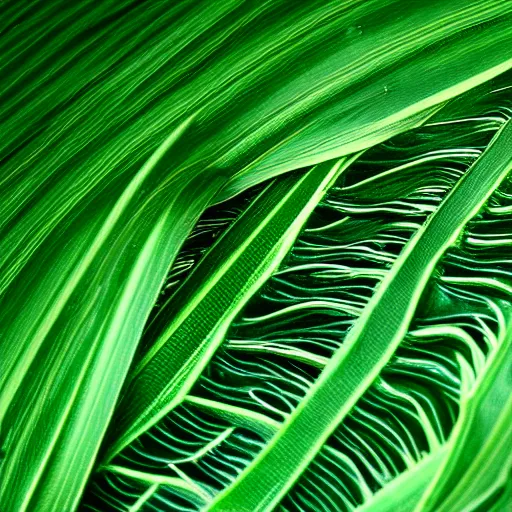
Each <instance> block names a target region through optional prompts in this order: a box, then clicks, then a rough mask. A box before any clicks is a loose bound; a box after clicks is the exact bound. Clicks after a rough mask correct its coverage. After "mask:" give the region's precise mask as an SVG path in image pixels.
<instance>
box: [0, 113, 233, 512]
mask: <svg viewBox="0 0 512 512" xmlns="http://www.w3.org/2000/svg"><path fill="white" fill-rule="evenodd" d="M189 123H190V122H187V123H186V124H183V125H181V126H180V127H179V128H178V129H177V130H175V131H174V132H173V133H172V134H171V135H170V136H169V137H168V139H167V140H166V141H165V142H164V144H162V146H161V147H160V148H159V149H158V150H157V151H156V152H155V154H154V155H153V156H152V157H151V158H150V159H149V160H148V161H147V163H146V164H145V165H144V166H143V167H142V168H141V170H140V172H139V173H138V174H137V175H136V176H135V178H134V179H133V180H132V182H131V183H130V184H129V186H128V187H127V188H126V189H125V190H124V191H123V192H122V194H121V195H120V196H119V197H118V198H117V200H116V201H115V204H113V205H112V207H111V206H110V204H109V203H111V202H112V200H111V199H110V198H108V200H107V201H106V204H107V206H108V208H106V209H103V210H100V211H99V212H95V210H94V209H93V208H94V205H93V208H91V205H88V206H89V207H88V208H87V207H86V211H88V212H89V213H90V214H91V215H92V217H93V219H94V220H95V222H93V223H91V224H90V225H89V223H88V221H86V220H85V219H82V218H81V217H79V218H78V219H73V220H72V221H71V222H69V225H68V226H66V229H64V230H63V231H62V232H61V233H60V236H59V237H55V238H54V240H52V242H53V243H52V245H51V246H50V247H49V248H46V252H43V254H42V256H41V261H40V262H39V261H38V262H36V263H35V265H34V266H35V270H40V271H41V272H42V271H46V272H47V275H46V276H45V278H43V279H41V280H40V281H39V282H37V283H33V284H32V283H30V282H27V281H26V276H23V278H24V279H25V281H24V284H25V285H26V284H29V285H31V289H30V293H29V294H28V297H27V296H24V292H25V291H26V290H24V289H23V287H22V288H21V289H20V290H19V293H20V294H19V295H15V296H14V297H9V298H8V301H6V300H5V299H4V301H3V308H2V313H1V319H0V320H1V325H2V331H3V335H2V339H1V341H0V343H1V350H2V354H3V358H2V363H1V364H2V368H1V382H0V383H1V395H0V403H1V409H0V418H1V424H2V431H1V435H2V449H3V451H4V454H5V458H4V459H3V461H2V484H1V488H0V503H1V507H2V509H3V510H6V511H8V510H16V511H23V510H46V509H47V508H48V507H49V506H51V507H53V508H54V509H55V508H57V509H59V510H70V509H72V508H74V507H75V506H76V504H77V501H78V498H79V496H80V493H81V490H82V489H83V486H84V485H85V482H86V479H87V476H88V473H89V472H90V471H91V469H92V464H93V461H94V457H95V455H96V453H97V451H98V448H99V445H100V442H101V439H102V436H103V434H104V432H105V430H106V427H107V425H108V422H109V421H110V418H111V415H112V412H113V408H114V405H115V403H116V399H117V397H118V395H119V392H120V389H121V385H122V383H123V381H124V378H125V375H126V373H127V371H128V368H129V365H130V363H131V360H132V357H133V354H134V351H135V348H136V346H137V342H138V340H139V337H140V334H141V332H142V329H143V326H144V323H145V321H146V319H147V317H148V315H149V312H150V311H151V308H152V306H153V304H154V302H155V299H156V297H157V295H158V292H159V289H160V287H161V286H162V282H163V280H164V278H165V275H166V273H167V271H168V268H169V264H170V263H172V261H173V259H174V257H175V256H176V254H177V252H178V250H179V248H180V246H181V244H182V243H183V240H184V239H185V238H186V236H187V235H188V233H189V231H190V229H191V228H192V226H193V224H194V222H195V221H196V219H197V218H198V216H199V214H200V213H201V211H202V210H203V209H204V207H205V205H206V204H208V202H209V201H210V200H211V198H212V196H213V195H214V194H215V193H216V192H217V191H218V189H219V187H220V186H222V184H223V183H224V180H225V178H224V177H222V175H220V174H219V175H209V174H210V173H205V174H200V175H190V176H187V177H183V176H179V175H178V176H177V177H176V178H175V179H174V183H173V191H172V194H171V195H170V194H169V189H168V188H167V190H166V187H165V186H164V187H163V188H162V185H163V181H164V180H163V178H165V177H166V173H165V172H162V171H163V170H164V169H167V168H168V166H169V165H170V163H171V162H172V159H173V157H174V154H175V151H176V144H178V145H179V137H180V136H181V137H183V135H182V134H183V132H184V131H185V129H186V127H187V125H188V124H189ZM198 189H199V190H201V193H200V194H199V193H198V192H197V191H198ZM177 190H180V191H181V194H178V195H175V194H176V191H177ZM109 193H111V191H109ZM149 199H151V200H149ZM177 219H179V222H177ZM91 228H92V229H91ZM77 233H78V236H77ZM54 244H56V245H54ZM48 250H50V252H48ZM50 262H51V263H53V265H52V266H50ZM29 270H30V271H32V272H33V271H34V268H31V269H29ZM29 275H30V274H29ZM91 418H94V421H91Z"/></svg>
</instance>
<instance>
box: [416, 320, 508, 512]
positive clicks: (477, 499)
mask: <svg viewBox="0 0 512 512" xmlns="http://www.w3.org/2000/svg"><path fill="white" fill-rule="evenodd" d="M480 379H481V385H480V386H478V387H475V388H474V389H473V390H472V392H470V393H468V394H467V395H466V396H464V397H463V400H462V404H461V408H462V411H461V414H460V417H459V420H458V424H457V426H456V428H455V431H454V432H453V434H452V436H453V439H452V441H451V443H450V444H451V446H450V452H449V454H448V455H447V457H446V460H445V462H444V464H443V465H442V467H441V468H440V470H439V472H438V473H437V475H436V477H435V478H433V479H432V482H431V483H430V487H429V490H428V492H427V494H426V495H425V497H424V499H423V500H422V502H421V503H420V505H418V508H417V510H418V511H420V510H425V511H433V510H435V511H440V512H441V511H442V512H448V511H450V510H475V509H476V508H477V507H478V505H479V504H481V503H482V502H484V501H485V499H487V498H488V497H489V495H490V494H491V493H492V492H493V491H494V490H496V489H499V488H500V487H502V486H504V485H505V483H506V480H507V479H508V478H509V476H510V472H511V470H512V452H511V450H510V446H511V445H512V425H511V421H510V418H512V396H511V394H510V390H511V389H512V330H511V329H510V328H509V332H508V334H507V337H506V339H505V340H504V342H503V343H502V344H501V345H500V347H499V348H498V349H497V350H496V352H495V353H494V354H493V357H492V358H491V360H490V361H489V362H488V368H486V371H485V373H483V374H482V375H481V377H480ZM503 510H505V509H503Z"/></svg>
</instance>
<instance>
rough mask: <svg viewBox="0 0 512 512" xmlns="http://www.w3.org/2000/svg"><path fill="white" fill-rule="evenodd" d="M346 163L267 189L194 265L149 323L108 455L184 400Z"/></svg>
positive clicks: (328, 165)
mask: <svg viewBox="0 0 512 512" xmlns="http://www.w3.org/2000/svg"><path fill="white" fill-rule="evenodd" d="M351 161H352V160H351V159H348V160H344V161H341V162H338V163H336V164H334V165H333V164H332V163H329V162H327V163H325V164H321V165H319V166H317V167H314V168H313V169H312V170H310V171H309V172H308V173H306V174H305V175H303V176H294V175H291V176H289V177H286V178H285V179H284V180H282V181H277V182H274V183H271V184H270V185H268V186H267V187H265V188H264V189H263V190H262V192H261V193H260V194H259V195H258V197H257V198H256V199H255V200H254V202H253V203H252V204H251V205H250V207H249V208H248V209H247V210H246V211H245V212H244V213H243V215H242V216H241V217H240V218H239V219H238V220H237V221H236V222H235V223H234V224H233V225H232V226H231V227H230V229H229V230H228V231H227V232H226V233H225V234H224V235H223V236H222V237H221V238H220V240H219V241H218V242H217V244H215V245H214V247H213V248H212V249H211V251H210V252H208V254H207V255H206V256H205V258H204V259H203V260H202V261H201V262H200V263H199V265H198V266H197V267H196V269H195V270H194V272H193V273H192V274H191V276H190V277H189V279H188V280H187V281H185V282H184V283H183V286H182V288H181V289H180V291H179V292H178V293H177V294H176V295H175V296H174V297H173V298H172V300H171V301H170V302H169V303H168V307H167V308H166V307H164V308H163V309H162V310H161V311H160V313H159V317H157V318H156V319H155V322H154V324H153V325H152V326H151V327H150V336H151V337H153V339H154V340H155V341H154V345H153V346H152V347H151V349H150V350H149V351H148V353H147V354H146V355H145V356H144V357H143V358H142V360H141V361H140V362H139V363H138V365H137V366H136V367H135V368H134V370H133V372H132V376H131V379H130V382H129V383H128V390H127V391H126V393H125V395H124V398H123V402H122V403H121V405H120V408H121V410H122V413H123V416H121V417H120V419H119V421H116V426H118V429H119V430H120V433H121V437H120V439H119V440H118V441H117V442H116V443H114V444H113V445H112V448H111V451H110V452H109V453H108V454H107V459H108V460H110V459H112V457H114V456H115V455H116V454H117V453H119V451H120V450H121V449H122V448H124V447H125V446H126V445H127V444H129V443H130V442H131V441H133V439H135V438H136V437H138V436H139V435H140V434H141V433H143V432H144V431H145V430H147V429H148V428H149V427H151V426H152V425H153V424H154V423H156V422H157V421H158V420H159V419H160V418H162V417H163V416H165V415H166V414H167V413H168V412H169V411H170V410H172V409H173V408H174V407H175V406H176V405H177V404H179V403H180V402H181V401H182V400H183V399H184V397H185V396H186V394H187V393H188V392H189V390H190V388H191V386H192V385H193V384H194V382H195V381H196V380H197V378H198V376H199V375H200V374H201V372H202V371H203V369H204V367H205V366H206V364H207V363H208V361H209V359H210V358H211V355H212V354H213V353H214V352H215V350H217V348H218V347H219V345H220V343H221V342H222V341H223V339H224V337H225V334H226V330H227V328H228V327H229V325H230V323H231V322H232V320H233V318H234V317H235V316H236V314H237V313H238V312H239V311H240V310H241V309H242V307H243V306H244V305H245V303H246V302H247V300H248V299H249V297H250V296H251V295H253V294H254V293H255V291H256V290H257V289H258V288H259V287H260V286H261V284H262V283H263V282H264V281H265V280H266V279H267V278H268V277H269V276H270V275H271V273H272V272H273V271H274V270H275V268H276V267H277V266H278V265H279V263H280V262H281V260H282V259H283V257H284V256H285V255H286V254H287V252H288V251H289V250H290V247H291V246H292V244H293V242H294V240H295V238H296V236H297V235H298V233H299V232H300V230H301V228H302V226H303V224H304V222H305V221H306V220H307V218H308V217H309V215H310V213H311V211H312V210H313V209H314V208H315V206H316V205H317V203H318V202H319V201H320V199H321V198H322V197H323V195H324V193H325V191H326V190H327V188H328V187H329V186H330V184H331V183H332V182H333V180H334V179H335V178H336V177H337V176H338V175H339V174H340V172H342V171H343V170H344V169H345V168H346V167H347V165H348V164H349V163H350V162H351ZM226 255H229V256H228V257H227V258H226ZM168 318H172V321H171V322H170V323H169V322H168ZM160 319H161V320H162V321H161V322H158V321H159V320H160ZM124 404H126V405H125V406H124ZM123 406H124V407H123ZM125 425H129V429H128V430H123V427H125Z"/></svg>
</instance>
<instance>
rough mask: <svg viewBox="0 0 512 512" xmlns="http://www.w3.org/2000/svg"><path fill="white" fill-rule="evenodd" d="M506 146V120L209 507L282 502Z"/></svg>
mask: <svg viewBox="0 0 512 512" xmlns="http://www.w3.org/2000/svg"><path fill="white" fill-rule="evenodd" d="M511 144H512V123H510V122H508V123H507V124H506V125H505V126H504V127H503V128H502V129H501V130H500V132H499V133H498V135H496V137H495V139H494V140H493V142H492V143H491V145H490V146H489V148H488V149H487V151H486V152H485V153H484V155H483V156H482V157H481V158H480V159H479V160H477V162H476V163H475V164H474V165H473V167H472V168H471V169H470V170H469V171H468V172H467V174H465V175H464V177H463V178H462V179H461V180H460V181H459V183H458V184H457V185H456V186H455V187H454V189H453V190H452V191H451V192H450V194H449V195H448V197H447V198H446V199H445V200H444V202H443V204H442V205H441V206H440V208H439V210H437V211H436V212H435V213H434V214H433V215H432V217H431V218H430V219H429V220H428V221H427V223H426V224H425V225H424V226H423V227H422V228H421V229H420V230H419V232H418V233H417V234H416V236H415V237H414V238H413V239H412V240H411V241H410V242H409V244H408V245H407V246H406V248H405V250H404V252H403V253H402V254H401V256H400V257H399V259H398V260H397V262H396V263H395V265H394V267H393V269H392V271H391V272H390V273H389V274H388V275H387V276H386V278H385V279H384V281H383V282H382V283H381V285H380V286H379V287H378V289H377V292H376V293H375V295H374V296H373V297H372V299H371V301H370V303H369V304H368V306H367V308H366V309H365V310H364V312H363V314H362V315H361V317H360V318H359V320H358V322H357V323H356V324H355V326H354V327H353V328H352V330H351V331H350V333H349V335H348V337H347V340H346V341H345V345H344V347H343V348H341V349H339V350H338V352H337V353H336V354H335V356H334V357H333V358H332V360H331V361H330V362H329V363H328V364H327V366H326V368H325V370H324V371H323V372H322V374H321V375H320V377H319V379H318V380H317V382H316V383H315V385H314V387H313V388H312V389H311V390H310V392H309V393H308V395H306V397H305V398H304V400H303V401H302V402H301V403H300V405H299V406H298V407H297V409H296V410H295V411H294V412H293V413H292V415H291V416H290V417H289V418H288V419H287V421H286V422H285V424H284V425H283V427H282V429H281V430H280V431H279V433H278V434H277V435H276V437H275V438H274V439H273V440H272V442H271V443H270V444H269V445H268V446H267V447H266V448H265V450H264V451H263V452H262V453H261V454H260V455H259V456H258V457H257V459H256V460H255V462H254V464H252V465H251V466H250V468H248V470H246V472H245V473H244V475H242V476H241V477H240V478H239V479H238V480H237V481H236V483H235V484H234V485H233V486H232V487H231V488H229V489H227V490H226V491H225V492H224V493H223V494H222V495H221V496H220V497H219V498H218V499H217V500H216V501H215V502H214V504H213V505H212V506H211V507H210V510H219V511H220V510H229V509H235V508H236V507H238V509H239V510H265V509H266V508H270V507H273V506H275V505H276V504H277V503H278V502H279V500H280V499H282V497H283V496H284V494H285V493H286V492H287V491H288V490H289V489H290V487H291V485H292V484H293V483H294V482H295V481H296V479H297V478H298V477H299V476H300V475H301V474H302V472H303V471H304V469H305V468H306V466H307V465H308V463H310V462H311V460H312V459H313V457H314V456H315V455H316V454H317V453H318V451H319V450H320V449H321V447H322V446H323V444H324V443H325V442H326V441H327V439H328V437H329V436H330V435H331V434H332V432H333V431H334V430H335V428H336V427H337V426H338V425H339V423H340V422H341V421H342V420H343V418H344V417H345V416H346V415H347V414H348V412H349V411H350V410H351V409H352V407H353V406H354V405H355V404H356V401H357V400H358V399H359V398H360V396H361V395H362V393H363V392H364V391H365V390H366V389H367V388H368V387H369V386H370V384H371V383H372V382H373V381H374V380H375V378H376V377H378V375H379V373H380V372H381V370H382V368H383V367H384V365H385V364H386V363H387V362H388V361H389V359H390V358H391V356H392V355H393V353H394V351H395V350H396V348H397V346H398V344H399V343H400V342H401V341H402V339H403V337H404V336H405V334H406V333H407V330H408V328H409V324H410V321H411V320H412V316H413V314H414V311H415V309H416V307H417V304H418V301H419V299H420V296H421V293H422V291H423V289H424V287H425V285H426V284H427V282H428V280H429V279H430V276H431V275H432V272H433V270H434V268H435V266H436V264H437V262H438V261H439V259H440V258H441V256H442V255H443V254H444V252H445V251H446V249H448V248H449V247H450V246H451V245H453V244H454V243H455V242H456V240H457V238H458V237H459V235H460V233H461V231H462V229H463V228H464V227H465V225H466V224H467V222H468V221H470V220H471V218H472V217H474V216H475V215H476V214H477V213H478V211H479V210H480V209H481V208H482V206H483V205H484V204H485V202H486V201H487V199H488V198H489V197H490V195H491V194H492V192H493V191H494V190H495V189H496V188H497V187H498V186H499V184H500V183H501V182H502V181H503V179H504V178H505V177H506V176H507V174H508V172H509V171H510V170H511V169H512V162H511V161H510V157H509V155H508V151H507V148H509V147H510V145H511ZM333 390H336V392H335V394H334V393H333Z"/></svg>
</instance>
